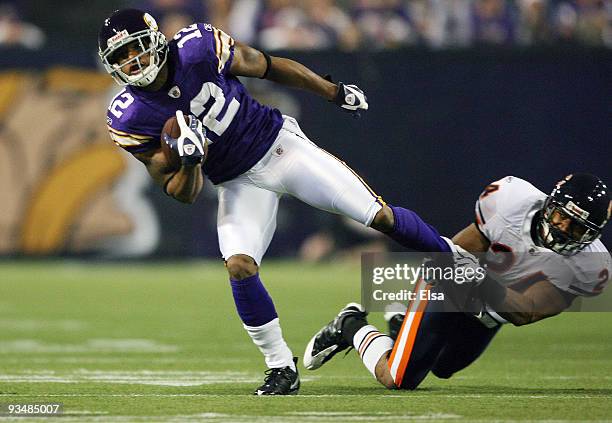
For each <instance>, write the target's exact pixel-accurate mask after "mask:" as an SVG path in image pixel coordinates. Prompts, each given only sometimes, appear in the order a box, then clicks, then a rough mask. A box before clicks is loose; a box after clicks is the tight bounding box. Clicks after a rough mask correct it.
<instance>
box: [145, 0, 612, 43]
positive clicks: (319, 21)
mask: <svg viewBox="0 0 612 423" xmlns="http://www.w3.org/2000/svg"><path fill="white" fill-rule="evenodd" d="M133 4H134V5H137V6H139V7H144V8H149V9H152V10H153V11H154V12H155V13H156V14H157V15H159V16H161V21H162V26H163V27H164V28H165V29H166V30H167V32H168V33H169V34H172V33H174V31H175V30H176V29H177V28H180V27H181V26H183V25H184V24H185V23H187V22H192V21H199V20H206V21H210V22H212V23H213V24H214V25H216V26H218V27H220V28H222V29H224V30H225V31H226V32H228V33H229V34H231V35H232V36H233V37H234V38H236V39H238V40H241V41H243V42H246V43H249V44H252V45H255V46H258V47H260V48H262V49H266V50H269V51H274V50H281V49H291V50H324V49H330V48H339V49H341V50H346V51H352V50H356V49H363V48H366V49H373V50H377V49H388V48H396V47H401V46H428V47H431V48H453V47H466V46H473V45H479V44H487V45H500V46H529V45H534V44H553V43H578V44H587V45H604V46H608V47H612V0H208V1H204V2H203V1H201V0H148V1H135V2H134V3H133Z"/></svg>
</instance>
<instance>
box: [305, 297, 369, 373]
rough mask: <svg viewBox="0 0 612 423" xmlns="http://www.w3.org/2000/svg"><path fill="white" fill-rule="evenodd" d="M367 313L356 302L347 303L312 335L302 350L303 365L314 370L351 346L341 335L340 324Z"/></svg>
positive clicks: (362, 316) (362, 317)
mask: <svg viewBox="0 0 612 423" xmlns="http://www.w3.org/2000/svg"><path fill="white" fill-rule="evenodd" d="M367 315H368V313H367V312H366V311H365V309H364V308H363V307H362V306H361V304H357V303H349V304H347V305H346V306H345V307H344V308H343V309H342V310H340V313H338V315H337V316H336V318H335V319H334V320H332V321H331V322H329V323H328V324H327V325H325V326H323V328H322V329H321V330H320V331H319V332H317V334H316V335H315V336H313V337H312V339H311V340H310V342H309V343H308V345H307V346H306V351H304V367H306V368H307V369H308V370H315V369H318V368H319V367H321V366H322V365H323V364H325V363H326V362H327V361H329V360H330V359H331V358H332V357H333V356H334V355H336V354H337V353H339V352H340V351H343V350H345V349H347V348H348V347H350V346H351V344H350V343H348V342H347V341H346V340H345V339H344V338H343V337H342V325H343V324H344V321H345V320H346V319H347V318H357V319H363V320H365V317H366V316H367Z"/></svg>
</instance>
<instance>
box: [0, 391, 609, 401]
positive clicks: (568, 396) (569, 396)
mask: <svg viewBox="0 0 612 423" xmlns="http://www.w3.org/2000/svg"><path fill="white" fill-rule="evenodd" d="M251 396H252V395H251V394H247V393H244V394H133V393H127V394H105V393H99V394H7V393H2V394H0V398H2V397H28V398H38V397H40V398H57V397H66V398H72V397H89V398H95V397H100V398H104V397H117V398H179V397H196V398H197V397H199V398H206V397H210V398H239V397H251ZM350 397H357V398H377V399H384V398H405V399H410V398H424V399H426V398H518V399H553V400H558V399H610V398H612V394H606V395H589V394H561V395H530V394H525V395H520V394H507V395H504V394H438V393H427V394H415V393H410V392H407V393H406V394H405V395H397V394H374V395H367V394H366V395H364V394H300V395H290V396H286V397H278V398H279V400H281V401H282V399H283V398H287V399H297V400H302V399H304V400H307V399H308V398H350Z"/></svg>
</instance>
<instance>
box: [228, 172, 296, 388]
mask: <svg viewBox="0 0 612 423" xmlns="http://www.w3.org/2000/svg"><path fill="white" fill-rule="evenodd" d="M218 197H219V211H218V217H217V231H218V235H219V246H220V249H221V253H222V255H223V258H224V259H225V260H226V265H227V270H228V273H229V276H230V284H231V286H232V294H233V296H234V302H235V304H236V309H237V311H238V314H239V315H240V318H241V319H242V322H243V324H244V328H245V329H246V331H247V332H248V334H249V336H250V337H251V339H252V340H253V342H254V343H255V345H257V347H258V348H259V350H260V351H261V352H262V353H263V355H264V358H265V361H266V365H267V366H268V367H269V368H270V369H280V370H283V369H291V370H292V371H293V372H294V373H295V372H296V368H295V363H294V362H293V354H292V352H291V350H290V349H289V347H288V346H287V343H286V342H285V340H284V339H283V335H282V331H281V327H280V324H279V319H278V315H277V313H276V309H275V307H274V303H273V302H272V299H271V297H270V295H269V294H268V292H267V290H266V289H265V287H264V286H263V284H262V282H261V279H260V278H259V267H258V264H259V263H260V262H261V259H262V257H263V255H264V253H265V251H266V249H267V248H268V245H269V244H270V241H271V239H272V236H273V234H274V230H275V228H276V212H277V209H278V199H279V196H278V194H276V193H273V192H270V191H266V190H263V189H261V188H258V187H255V186H254V185H252V184H249V183H248V181H244V180H242V179H241V177H239V178H237V179H234V180H232V181H228V182H226V183H223V184H221V185H220V186H219V187H218ZM280 370H279V371H280ZM275 371H276V370H275ZM273 375H275V373H274V374H273ZM280 376H283V375H280ZM280 376H279V378H278V379H279V381H281V382H282V380H283V378H282V377H280ZM295 376H296V377H295V378H293V379H294V380H291V381H290V382H292V383H290V384H288V386H276V387H273V386H272V387H271V386H268V387H267V388H266V385H265V384H264V385H263V386H262V387H260V388H259V389H258V390H257V391H256V392H257V393H260V392H261V393H264V394H266V393H272V394H280V393H293V392H297V388H298V387H299V379H298V378H297V373H296V374H295ZM267 382H268V379H267ZM272 382H274V381H272ZM262 388H263V389H262ZM268 388H269V389H268ZM268 390H270V392H267V391H268ZM283 391H286V392H283Z"/></svg>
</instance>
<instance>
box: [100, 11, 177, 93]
mask: <svg viewBox="0 0 612 423" xmlns="http://www.w3.org/2000/svg"><path fill="white" fill-rule="evenodd" d="M130 50H132V51H136V52H137V54H136V55H134V54H132V55H130V54H129V51H130ZM98 54H99V55H100V59H102V64H103V65H104V68H105V69H106V71H107V72H108V73H109V74H110V75H111V76H112V77H113V78H114V79H115V81H116V82H117V83H118V84H119V85H135V86H137V87H144V86H147V85H149V84H151V83H152V82H153V81H154V80H155V78H157V74H158V73H159V71H160V69H161V68H162V67H163V66H164V64H165V63H166V58H167V55H168V42H167V41H166V37H165V36H164V34H162V33H161V32H160V31H159V28H158V26H157V22H155V19H154V18H153V16H151V15H149V14H148V13H146V12H143V11H142V10H137V9H123V10H117V11H115V12H114V13H113V14H112V15H110V16H109V17H108V18H106V19H105V20H104V25H102V28H101V29H100V33H99V35H98ZM145 57H148V59H149V61H148V63H146V60H145V63H143V58H145ZM122 68H123V69H129V71H128V72H127V73H126V72H124V70H123V69H122Z"/></svg>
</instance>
